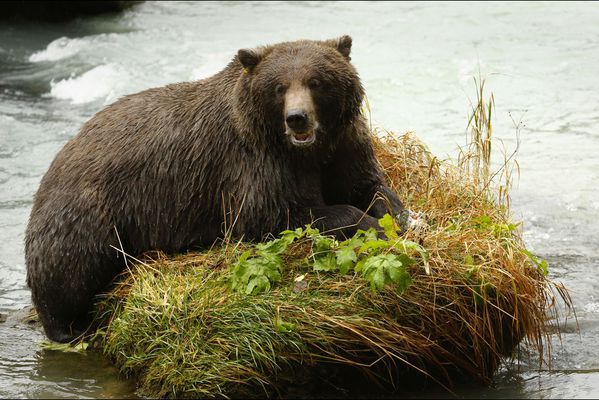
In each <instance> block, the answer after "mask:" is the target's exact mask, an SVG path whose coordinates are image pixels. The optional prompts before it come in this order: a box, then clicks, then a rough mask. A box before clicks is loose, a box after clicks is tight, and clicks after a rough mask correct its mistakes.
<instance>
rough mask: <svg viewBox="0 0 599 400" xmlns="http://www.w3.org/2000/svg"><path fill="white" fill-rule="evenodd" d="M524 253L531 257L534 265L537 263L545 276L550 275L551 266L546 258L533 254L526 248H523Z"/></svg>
mask: <svg viewBox="0 0 599 400" xmlns="http://www.w3.org/2000/svg"><path fill="white" fill-rule="evenodd" d="M522 253H523V254H525V255H527V256H528V257H529V258H530V260H531V261H532V262H533V263H534V265H536V267H537V269H538V270H539V271H540V272H541V273H542V274H543V276H547V275H549V268H548V265H547V261H546V260H543V259H541V258H539V257H537V256H535V255H534V254H532V253H531V252H530V251H528V250H526V249H524V250H522Z"/></svg>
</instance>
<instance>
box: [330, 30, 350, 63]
mask: <svg viewBox="0 0 599 400" xmlns="http://www.w3.org/2000/svg"><path fill="white" fill-rule="evenodd" d="M351 42H352V39H351V36H349V35H343V36H341V37H340V38H337V39H331V40H327V41H326V42H325V43H327V44H328V45H329V46H332V47H334V48H336V49H337V51H339V53H341V55H342V56H343V57H345V58H347V59H348V60H350V59H351V58H350V56H349V53H351Z"/></svg>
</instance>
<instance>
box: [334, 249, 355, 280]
mask: <svg viewBox="0 0 599 400" xmlns="http://www.w3.org/2000/svg"><path fill="white" fill-rule="evenodd" d="M335 255H336V256H337V266H338V267H339V272H341V274H343V275H345V274H347V272H348V271H349V269H350V268H351V267H352V265H354V263H355V262H356V261H357V260H358V257H357V256H356V252H355V251H354V249H353V247H351V246H343V247H342V246H341V245H340V246H339V249H338V250H337V251H335Z"/></svg>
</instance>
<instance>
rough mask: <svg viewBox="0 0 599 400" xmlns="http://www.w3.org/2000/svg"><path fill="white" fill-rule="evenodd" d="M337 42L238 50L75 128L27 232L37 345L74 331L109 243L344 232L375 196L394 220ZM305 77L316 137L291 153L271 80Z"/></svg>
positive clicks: (357, 88) (104, 272)
mask: <svg viewBox="0 0 599 400" xmlns="http://www.w3.org/2000/svg"><path fill="white" fill-rule="evenodd" d="M350 48H351V38H349V37H348V36H344V37H342V38H339V39H335V40H330V41H307V40H305V41H297V42H286V43H279V44H275V45H271V46H265V47H261V48H258V49H255V50H241V51H240V52H239V54H238V56H236V57H234V59H233V60H232V61H231V62H230V63H229V64H228V65H227V67H226V68H225V69H223V70H222V71H221V72H219V73H218V74H216V75H214V76H212V77H210V78H207V79H204V80H200V81H195V82H186V83H176V84H171V85H168V86H165V87H161V88H154V89H149V90H145V91H143V92H140V93H137V94H133V95H129V96H125V97H123V98H121V99H120V100H118V101H117V102H115V103H113V104H112V105H110V106H108V107H106V108H105V109H104V110H102V111H100V112H98V113H97V114H96V115H95V116H94V117H93V118H91V119H90V120H89V121H88V122H87V123H86V124H84V126H83V127H82V129H81V131H80V132H79V134H78V135H76V136H75V137H74V138H73V139H72V140H71V141H69V142H68V143H67V144H66V145H65V147H64V148H63V149H62V150H61V151H60V152H59V153H58V155H57V156H56V158H55V160H54V161H53V163H52V164H51V166H50V168H49V170H48V172H47V173H46V174H45V176H44V177H43V179H42V182H41V185H40V188H39V190H38V192H37V194H36V196H35V201H34V205H33V209H32V212H31V217H30V221H29V225H28V227H27V232H26V244H25V253H26V262H27V282H28V284H29V286H30V288H31V291H32V299H33V303H34V305H35V306H36V308H37V311H38V313H39V315H40V318H41V320H42V323H43V325H44V328H45V331H46V334H47V335H48V337H50V338H51V339H53V340H57V341H68V340H71V339H72V338H73V337H74V335H76V334H77V333H79V332H80V331H81V330H83V329H84V328H85V324H86V323H87V321H88V318H87V317H88V313H89V311H90V308H91V306H92V301H93V297H94V296H95V295H96V294H98V293H101V292H102V291H104V290H105V289H106V287H107V285H108V284H109V283H110V282H111V281H112V280H113V278H114V277H115V276H116V275H117V274H118V273H119V272H121V271H122V270H123V268H124V265H125V264H124V261H123V258H122V257H118V253H117V251H116V250H115V249H114V248H112V247H111V246H114V247H117V248H120V247H121V246H122V248H123V249H124V250H125V252H127V253H128V254H132V255H137V254H140V253H142V252H144V251H147V250H151V249H160V250H163V251H165V252H168V253H174V252H180V251H184V250H187V249H191V248H200V247H203V246H209V245H211V244H212V243H213V242H214V241H215V240H216V239H217V238H222V237H223V235H224V230H225V228H226V227H228V228H229V229H230V234H231V235H232V237H234V238H244V239H245V240H260V239H261V238H262V237H263V236H264V235H265V234H268V233H273V234H276V233H278V232H280V231H281V230H283V229H285V228H287V227H296V226H302V225H304V224H306V223H309V222H311V221H313V220H317V223H316V224H317V226H318V227H319V228H320V229H326V230H332V231H333V233H335V234H337V235H338V236H343V235H350V234H352V233H353V232H355V230H356V229H357V228H362V229H366V228H368V227H371V226H377V223H376V222H377V221H376V218H378V217H380V216H382V215H383V214H384V212H386V211H387V207H386V206H385V205H384V204H383V203H382V202H380V201H379V202H376V203H375V204H374V206H373V207H371V208H370V209H369V211H368V213H369V214H370V215H365V214H364V211H366V210H367V209H368V206H369V205H371V202H372V200H373V197H374V196H375V194H376V193H377V192H379V193H382V194H383V195H385V196H386V197H387V198H388V200H389V201H388V202H387V203H386V204H387V205H389V204H390V206H391V208H392V211H393V212H395V213H398V212H400V211H401V210H402V209H403V207H402V206H401V203H400V202H399V200H398V199H397V196H396V195H395V194H394V193H392V192H391V190H390V189H389V188H388V187H387V186H385V185H384V184H383V178H382V174H381V171H380V168H379V166H378V164H377V161H376V159H375V156H374V152H373V149H372V145H371V142H370V139H369V132H368V129H367V126H366V122H365V120H364V118H363V117H362V116H361V114H360V105H361V102H362V97H363V89H362V86H361V84H360V81H359V78H358V75H357V73H356V71H355V69H354V68H353V66H352V65H351V64H350V63H349V49H350ZM311 78H318V82H319V83H320V85H319V87H318V88H311V89H310V90H311V93H312V98H313V101H314V104H313V105H314V110H315V113H316V117H317V118H318V121H319V123H320V125H321V130H320V131H319V132H317V137H316V142H315V143H314V144H313V145H311V146H309V147H306V148H296V147H294V146H293V145H292V144H291V143H290V141H289V140H288V137H287V136H286V135H285V134H284V132H285V121H284V115H283V114H284V96H283V95H282V94H280V93H279V92H277V90H276V86H277V85H283V87H285V85H287V87H288V86H289V85H290V84H291V83H293V82H295V84H298V83H299V84H300V85H307V84H308V81H309V80H310V79H311ZM233 221H235V223H234V224H233ZM116 232H118V235H119V237H120V240H121V243H119V240H118V238H117V235H116Z"/></svg>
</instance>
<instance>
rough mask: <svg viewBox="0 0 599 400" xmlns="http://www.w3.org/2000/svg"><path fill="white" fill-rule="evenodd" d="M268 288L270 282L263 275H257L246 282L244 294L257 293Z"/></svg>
mask: <svg viewBox="0 0 599 400" xmlns="http://www.w3.org/2000/svg"><path fill="white" fill-rule="evenodd" d="M268 290H270V282H269V280H268V278H267V277H265V276H264V275H257V276H254V277H253V278H251V279H250V281H249V282H248V285H247V288H246V290H245V294H258V293H262V292H266V291H268Z"/></svg>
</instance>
